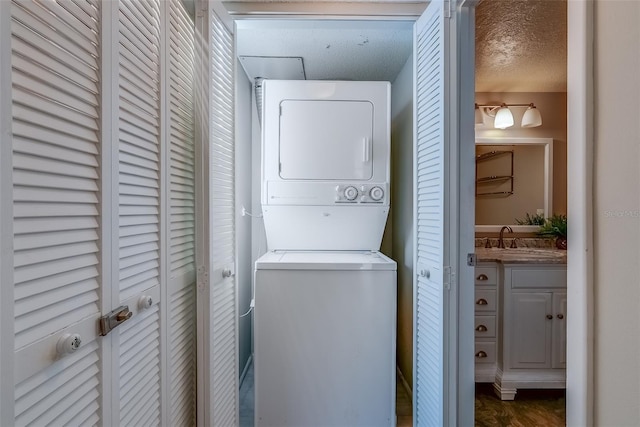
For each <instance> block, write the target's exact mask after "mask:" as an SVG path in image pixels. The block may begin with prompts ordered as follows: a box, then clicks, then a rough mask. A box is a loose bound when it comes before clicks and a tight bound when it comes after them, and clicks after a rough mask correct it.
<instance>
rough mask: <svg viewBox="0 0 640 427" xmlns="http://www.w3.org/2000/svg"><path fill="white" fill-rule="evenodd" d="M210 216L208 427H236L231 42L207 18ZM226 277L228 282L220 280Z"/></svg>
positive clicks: (215, 19)
mask: <svg viewBox="0 0 640 427" xmlns="http://www.w3.org/2000/svg"><path fill="white" fill-rule="evenodd" d="M211 16H212V18H211V29H210V34H211V39H210V44H209V52H210V60H211V67H210V69H211V71H210V72H211V74H210V76H211V82H210V110H209V111H210V118H209V127H210V138H209V142H210V158H209V170H210V183H209V184H210V192H209V198H210V202H209V203H210V209H211V212H210V215H211V242H210V254H211V263H212V267H211V272H212V273H211V279H210V280H211V301H212V305H213V307H212V313H211V316H212V321H211V331H210V334H211V340H212V343H211V348H212V352H213V354H212V356H211V361H210V363H211V369H212V373H211V376H212V380H211V395H212V401H213V402H212V405H213V407H212V423H213V424H214V425H225V426H226V425H236V424H237V422H238V406H237V402H238V356H237V344H236V336H237V310H236V287H235V280H234V277H233V275H231V276H229V274H225V273H224V270H227V271H228V273H233V271H234V260H235V220H234V218H235V211H234V205H235V201H234V193H235V190H234V161H235V159H234V144H233V136H234V134H233V126H234V117H233V108H234V106H233V39H232V36H231V34H230V33H229V31H228V30H227V29H226V28H225V26H224V25H223V23H222V22H221V21H220V19H219V18H218V16H217V15H216V14H215V12H213V11H212V12H211ZM225 276H227V277H225Z"/></svg>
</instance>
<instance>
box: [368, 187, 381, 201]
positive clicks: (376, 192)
mask: <svg viewBox="0 0 640 427" xmlns="http://www.w3.org/2000/svg"><path fill="white" fill-rule="evenodd" d="M369 197H371V200H375V201H376V202H379V201H380V200H382V198H383V197H384V190H383V189H382V188H380V187H373V188H372V189H371V190H370V191H369Z"/></svg>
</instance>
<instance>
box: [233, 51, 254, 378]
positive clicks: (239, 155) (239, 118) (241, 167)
mask: <svg viewBox="0 0 640 427" xmlns="http://www.w3.org/2000/svg"><path fill="white" fill-rule="evenodd" d="M251 92H252V85H251V83H250V82H249V80H248V79H247V77H246V75H245V73H244V71H242V66H241V65H240V64H239V63H236V99H235V107H236V129H235V132H236V135H235V136H236V138H235V144H236V145H235V153H236V160H235V165H236V182H235V186H236V250H237V260H236V261H237V265H236V286H237V287H238V313H239V314H244V313H245V312H246V311H247V310H249V304H250V303H251V298H252V285H251V283H252V281H253V262H252V259H251V236H252V233H251V219H250V218H249V217H246V216H245V217H242V216H241V212H242V207H245V208H246V209H247V210H249V211H251V206H252V204H251V143H252V140H251V107H252V105H251ZM251 319H252V317H251V316H250V315H248V316H245V317H242V318H240V319H238V359H239V370H240V374H241V375H242V372H243V370H244V368H245V366H246V364H247V361H248V360H249V357H250V356H251V354H252V345H251V344H252V342H251V331H252V323H251Z"/></svg>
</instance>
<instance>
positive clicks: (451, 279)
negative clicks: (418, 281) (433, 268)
mask: <svg viewBox="0 0 640 427" xmlns="http://www.w3.org/2000/svg"><path fill="white" fill-rule="evenodd" d="M455 280H456V273H455V271H454V270H453V269H452V268H451V266H448V265H446V266H445V267H444V277H443V285H444V288H445V289H446V290H448V291H450V290H451V285H455Z"/></svg>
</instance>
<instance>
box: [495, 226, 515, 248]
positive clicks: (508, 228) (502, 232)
mask: <svg viewBox="0 0 640 427" xmlns="http://www.w3.org/2000/svg"><path fill="white" fill-rule="evenodd" d="M504 230H507V231H508V232H509V233H513V229H511V227H509V226H508V225H505V226H504V227H502V228H501V229H500V237H499V238H498V247H499V248H501V249H505V248H506V247H505V245H504Z"/></svg>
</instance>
